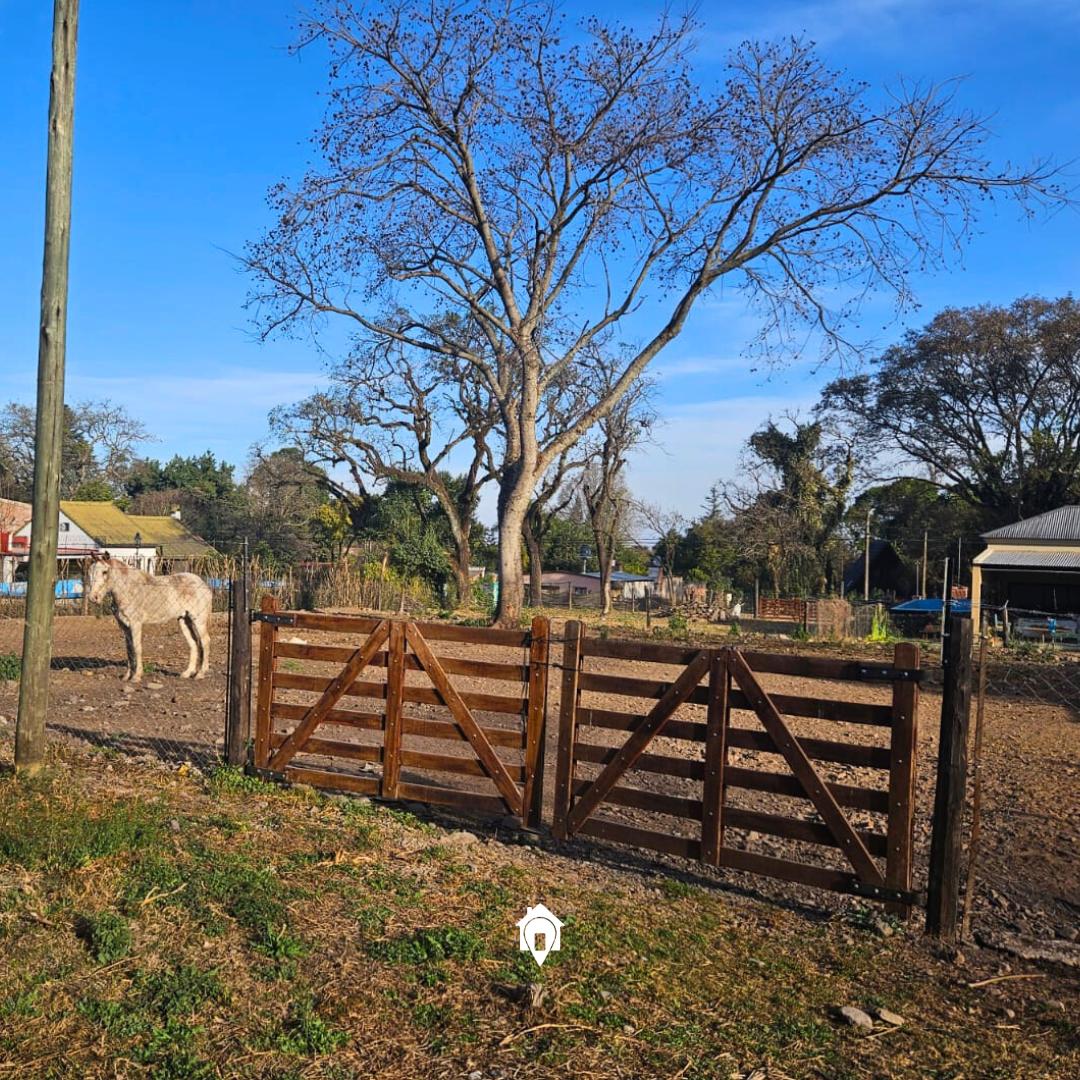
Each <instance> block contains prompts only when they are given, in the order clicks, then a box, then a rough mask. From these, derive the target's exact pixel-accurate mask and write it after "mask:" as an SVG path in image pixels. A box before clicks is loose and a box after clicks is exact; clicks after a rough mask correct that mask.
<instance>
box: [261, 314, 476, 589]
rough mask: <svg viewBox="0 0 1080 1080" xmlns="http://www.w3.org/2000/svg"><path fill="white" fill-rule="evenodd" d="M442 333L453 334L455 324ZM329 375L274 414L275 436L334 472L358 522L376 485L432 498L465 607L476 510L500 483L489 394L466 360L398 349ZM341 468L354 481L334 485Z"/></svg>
mask: <svg viewBox="0 0 1080 1080" xmlns="http://www.w3.org/2000/svg"><path fill="white" fill-rule="evenodd" d="M444 332H445V333H447V334H448V335H449V334H450V333H452V332H453V331H452V329H451V327H450V323H449V322H448V323H447V326H446V327H444ZM387 348H388V349H389V350H390V352H391V353H392V356H387V355H385V350H386V349H387ZM330 374H331V387H330V389H329V390H327V391H323V392H320V393H317V394H314V395H313V396H312V397H310V398H308V399H307V400H306V401H302V402H300V403H299V404H298V405H294V406H290V407H287V408H281V409H277V410H275V411H274V413H272V414H271V430H272V431H273V433H274V434H275V436H276V437H278V438H279V439H281V440H283V441H286V442H293V443H295V444H296V446H297V447H298V448H299V449H300V451H301V452H302V454H303V455H304V457H305V459H306V460H307V461H309V462H311V463H314V464H315V465H316V466H320V467H325V468H326V469H327V470H329V474H327V473H322V475H324V476H326V477H327V483H328V485H329V486H330V488H331V490H333V492H334V494H335V495H336V496H337V497H338V498H340V499H341V500H342V501H343V502H344V503H345V504H346V506H348V507H349V508H350V511H351V512H352V513H353V514H354V516H355V515H359V514H360V513H361V512H362V508H363V505H364V503H365V502H366V501H368V500H369V499H370V497H371V494H372V488H373V486H374V487H383V486H385V485H387V484H394V485H398V486H400V485H403V484H411V485H413V486H415V487H417V488H420V489H423V490H424V491H426V492H428V493H429V494H430V495H431V496H432V497H434V498H435V499H436V500H437V501H438V503H439V505H440V506H441V508H442V511H443V513H444V515H445V518H446V524H447V526H448V528H449V530H450V538H451V541H452V545H453V547H452V551H453V560H452V564H453V569H454V578H455V581H456V585H457V595H458V598H459V600H460V601H461V602H465V601H467V599H468V597H469V593H470V578H469V566H470V564H471V562H472V550H471V547H472V545H471V539H472V531H473V526H474V524H475V516H476V509H477V505H478V503H479V500H480V493H481V490H482V488H483V486H484V485H485V484H486V483H487V482H488V481H489V480H491V479H492V477H493V475H494V461H493V456H492V443H493V439H494V436H493V428H494V427H495V424H496V421H497V412H496V410H495V408H494V406H493V405H492V403H491V398H490V394H489V393H488V392H487V390H486V388H485V387H484V386H483V385H482V384H479V383H478V382H477V381H476V380H475V379H474V378H473V377H472V373H471V372H470V371H466V370H463V369H462V365H461V364H460V362H457V361H455V360H454V359H452V358H447V357H440V356H437V355H435V354H432V353H430V352H426V351H424V350H419V349H415V348H410V347H407V346H405V345H403V344H401V343H399V342H390V343H389V345H385V344H382V343H379V342H373V343H370V344H369V345H368V346H367V347H365V348H359V347H358V349H357V350H356V351H355V352H354V353H353V355H351V356H350V357H349V358H348V359H347V360H346V361H345V362H344V363H342V364H340V365H338V366H336V367H335V368H333V369H332V370H331V373H330ZM457 465H461V466H463V470H464V471H462V472H460V473H459V472H455V471H453V470H454V467H455V466H457ZM341 467H344V468H345V470H346V471H347V474H348V477H349V482H348V483H344V482H342V481H340V480H336V479H333V477H334V476H336V475H337V470H339V469H340V468H341ZM320 471H321V469H320Z"/></svg>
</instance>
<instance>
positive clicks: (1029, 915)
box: [0, 616, 1080, 962]
mask: <svg viewBox="0 0 1080 1080" xmlns="http://www.w3.org/2000/svg"><path fill="white" fill-rule="evenodd" d="M214 630H215V636H216V641H215V644H214V646H213V653H212V655H213V661H214V662H213V667H212V673H211V675H210V677H209V678H207V679H205V680H203V681H198V682H196V681H188V680H183V681H182V680H180V679H178V678H177V677H176V676H177V673H178V672H179V671H180V670H181V669H182V667H183V665H184V663H185V662H186V650H185V647H184V644H183V641H182V639H181V637H180V634H179V632H178V630H177V629H176V628H175V627H173V626H162V627H150V628H147V633H146V645H145V662H146V672H147V673H146V675H145V676H144V681H143V684H142V685H141V686H140V687H139V688H138V689H135V690H132V689H131V688H129V687H125V686H124V684H122V683H121V682H120V679H119V676H120V674H121V671H122V664H123V660H122V658H123V647H122V644H121V639H120V635H119V632H118V631H117V628H116V626H115V624H114V623H113V622H112V620H110V619H105V618H100V619H99V618H94V617H92V616H89V617H82V616H70V617H65V618H61V619H58V620H57V622H56V633H55V649H54V655H55V660H54V668H55V669H56V670H55V671H54V679H53V683H52V705H51V710H50V730H51V731H52V732H53V733H55V734H56V735H59V736H62V737H63V738H65V739H69V740H75V741H77V742H79V743H82V744H84V745H85V744H89V745H91V746H95V747H98V748H100V749H102V750H103V751H104V752H105V753H104V755H103V758H102V760H103V762H104V764H103V768H105V769H108V768H109V767H110V766H109V763H108V760H107V759H108V755H109V753H111V752H117V751H118V752H121V753H123V754H125V755H126V756H134V757H137V758H138V757H144V758H146V759H147V760H148V761H149V760H152V761H155V762H156V761H162V760H163V761H165V762H169V763H173V764H178V763H180V762H182V761H192V762H194V763H195V764H198V765H206V764H208V763H209V762H210V761H212V760H213V759H214V757H215V754H216V752H217V751H218V750H219V748H220V747H221V745H222V744H223V731H224V698H225V678H224V674H223V659H224V653H225V625H224V616H218V617H216V621H215V627H214ZM561 634H562V626H561V623H557V624H556V625H555V627H554V636H555V638H556V641H558V639H559V638H561ZM283 635H284V636H285V637H286V639H287V638H288V637H289V636H290V634H289V632H288V631H283ZM20 636H21V623H20V622H18V621H17V620H4V621H0V656H2V655H3V654H5V653H9V652H17V651H18V650H19V645H20ZM302 638H303V640H306V641H310V642H311V643H317V642H331V641H335V640H336V641H340V640H341V639H340V638H335V637H333V636H332V635H322V634H309V633H304V634H303V635H302ZM757 647H760V646H757ZM799 648H800V650H801V651H809V650H810V648H811V647H808V646H805V645H800V646H799ZM436 651H437V652H439V653H440V654H442V655H456V656H470V657H474V658H475V657H477V648H476V646H464V645H457V644H445V643H439V646H438V648H437V649H436ZM560 652H561V646H560V645H558V644H557V643H556V645H555V646H554V648H553V656H552V670H551V672H550V675H551V678H550V680H549V695H550V698H551V706H550V707H549V714H548V715H549V718H550V720H551V722H550V724H549V734H548V746H547V769H548V772H547V780H546V783H545V790H546V792H547V793H548V801H549V804H550V791H551V788H552V786H553V784H552V778H553V775H554V761H555V743H556V736H557V731H556V729H557V723H556V722H555V718H556V717H557V715H558V712H557V709H558V697H559V688H560V681H561V680H560V677H559V676H560V675H561V670H560V667H559V656H560ZM483 658H485V659H490V660H496V661H503V662H506V661H507V660H511V661H515V662H519V663H520V662H522V661H523V660H524V659H525V658H524V656H523V653H522V650H520V649H519V650H511V649H506V648H488V649H485V650H484V657H483ZM875 658H876V659H880V656H878V657H875ZM288 663H289V665H290V666H289V670H295V671H305V672H312V673H314V672H319V673H322V674H325V672H326V666H325V665H318V664H310V663H308V662H304V663H302V664H301V663H300V662H296V661H290V662H288ZM589 670H597V671H608V672H611V673H618V672H619V671H623V672H628V671H629V669H628V667H627V665H626V664H624V663H622V662H614V661H610V662H609V661H604V662H598V661H590V662H589ZM633 674H634V675H635V676H637V677H647V676H649V675H656V676H657V677H667V678H670V677H671V669H670V668H668V669H665V668H664V667H663V666H655V667H649V666H643V665H636V666H635V668H634V672H633ZM411 675H412V676H413V677H420V676H419V673H411ZM371 677H373V678H378V677H381V676H375V675H373V676H371ZM455 681H456V683H457V684H458V685H459V687H461V688H463V689H467V690H482V691H487V692H492V693H499V694H500V695H507V694H515V693H517V692H518V688H517V687H516V686H515V685H514V684H512V683H506V682H503V683H498V684H488V685H482V684H481V683H479V682H478V681H475V680H455ZM763 681H764V682H765V684H766V688H767V689H770V690H773V691H776V692H782V693H788V694H799V695H811V696H818V697H836V698H843V699H845V700H859V701H879V702H885V701H887V700H888V694H889V690H888V688H887V687H885V686H882V685H880V684H851V683H845V684H836V683H828V682H823V681H821V680H806V679H791V678H782V677H778V676H768V677H764V678H763ZM17 695H18V687H17V683H16V682H14V681H8V682H6V683H0V717H2V718H3V722H2V723H0V735H2V734H4V733H5V732H6V733H10V731H11V727H10V725H12V724H13V718H14V715H15V710H16V704H17ZM280 699H281V700H295V701H297V702H300V701H304V700H311V698H310V695H307V696H305V695H304V694H303V693H301V692H299V691H286V692H285V693H284V694H282V695H280ZM586 703H587V704H589V705H592V706H594V707H597V708H607V709H622V710H624V711H625V710H629V711H634V710H640V709H642V706H643V703H642V702H641V701H633V700H632V699H630V698H626V697H621V696H613V695H598V694H589V695H587V701H586ZM350 704H353V705H355V701H352V702H350ZM939 707H940V698H939V696H938V694H937V693H935V692H934V691H933V690H932V689H930V690H925V691H924V692H923V693H922V695H921V705H920V715H919V758H918V795H917V799H918V802H917V811H916V836H917V843H918V861H917V866H916V879H917V885H919V886H922V885H924V884H925V866H926V857H927V853H928V848H929V820H930V810H931V805H932V801H933V782H934V762H935V758H936V742H937V722H938V714H939ZM413 709H414V710H415V715H417V716H420V717H425V716H426V717H432V716H440V715H442V714H441V711H440V710H438V709H435V708H433V707H428V706H413ZM695 710H696V711H695ZM700 712H701V708H700V707H695V706H686V707H684V709H683V711H682V713H680V716H683V717H684V718H687V719H690V718H693V717H695V716H698V715H699V714H700ZM483 720H484V722H485V723H488V724H491V725H493V726H506V725H509V726H513V725H514V724H515V723H516V722H517V721H516V718H513V717H506V716H501V717H496V716H486V717H484V718H483ZM736 722H737V723H739V724H740V725H742V726H751V723H752V721H751V720H750V719H749V718H748V717H747V716H746V715H745V714H736ZM985 722H986V726H985V736H984V745H983V757H982V777H983V795H982V803H983V833H982V845H981V851H980V854H979V859H978V880H977V891H976V897H975V905H974V912H973V914H974V917H973V930H974V935H975V939H976V941H977V942H980V943H982V944H985V945H993V946H998V947H1000V946H1002V945H1005V946H1006V947H1009V948H1011V949H1016V948H1019V949H1021V950H1024V949H1026V950H1028V951H1029V952H1032V951H1034V953H1033V954H1038V953H1046V952H1048V951H1049V952H1050V953H1052V954H1057V955H1059V956H1060V957H1062V958H1064V959H1065V961H1066V962H1069V960H1070V958H1072V960H1075V959H1076V955H1075V954H1077V953H1080V944H1077V943H1078V942H1080V860H1078V859H1077V858H1076V855H1075V853H1076V850H1077V845H1078V841H1080V835H1078V834H1080V826H1078V824H1077V821H1078V817H1077V808H1078V802H1080V725H1078V721H1077V714H1076V713H1075V712H1071V711H1070V710H1068V709H1066V708H1063V707H1058V706H1054V705H1050V704H1045V703H1041V702H1039V701H1038V700H1033V699H1031V698H1024V697H1022V696H1017V697H1008V698H1005V697H994V698H991V699H990V700H988V702H987V708H986V720H985ZM793 726H794V727H795V730H796V733H797V734H799V735H807V736H815V737H821V738H832V739H837V738H847V739H852V738H854V737H855V736H854V735H853V733H852V730H851V725H839V724H836V723H833V722H829V721H818V720H798V721H795V722H794V723H793ZM844 728H846V730H842V729H844ZM886 734H887V733H886V732H885V731H884V730H880V729H879V730H875V729H861V728H860V729H859V731H858V733H857V737H858V740H859V741H860V742H864V743H873V742H875V741H876V742H877V744H878V745H885V738H886ZM332 737H334V738H343V739H346V740H348V739H358V740H361V741H362V740H363V738H364V733H356V732H349V731H348V730H347V729H339V730H337V731H335V732H334V733H333V735H332ZM587 738H588V739H589V741H595V742H600V743H603V742H605V741H610V740H614V738H615V733H612V732H607V731H601V730H600V729H594V730H593V731H591V732H589V733H587ZM425 742H428V740H423V741H422V742H421V743H417V744H414V745H416V747H417V748H419V749H424V748H425V747H424V746H423V743H425ZM612 744H613V742H612ZM430 748H431V749H437V750H438V751H439V752H441V753H447V752H449V750H448V744H447V743H445V742H443V743H441V744H440V745H438V746H437V747H430ZM650 749H653V748H650ZM655 749H656V750H657V751H658V752H662V753H672V754H679V755H682V756H688V755H689V756H696V755H700V753H701V745H700V744H692V743H685V742H677V741H676V740H671V739H667V740H663V743H662V744H660V745H658V746H657V747H655ZM766 758H767V756H766V755H762V754H757V753H754V752H751V751H740V750H733V751H732V752H731V758H730V763H731V764H733V765H737V764H751V765H752V766H753V767H755V768H771V769H776V770H779V769H781V768H782V766H781V765H780V763H779V761H778V760H773V761H771V762H770V761H767V760H766ZM752 759H753V760H752ZM352 768H354V769H355V768H356V766H355V765H353V766H352ZM825 771H826V773H827V775H828V777H829V778H830V779H832V780H834V781H837V782H841V783H848V784H859V785H861V786H881V785H882V783H883V781H884V774H882V773H880V772H876V773H875V772H873V771H871V770H864V769H858V768H855V767H852V766H839V765H835V766H826V767H825ZM583 775H588V769H587V767H586V769H585V770H584V772H583ZM633 779H634V782H635V785H636V786H640V787H645V788H651V789H653V790H663V791H665V792H666V793H669V794H690V795H692V794H695V793H696V792H697V790H699V785H698V786H695V785H696V782H694V781H675V780H671V779H667V778H663V777H659V776H656V775H655V774H646V773H635V774H634V776H633ZM680 784H681V785H682V788H681V790H680V788H679V785H680ZM658 785H663V786H658ZM763 800H768V803H767V804H766V803H765V802H764V801H763ZM732 805H741V806H745V807H748V808H756V809H767V810H769V811H771V812H773V813H791V814H802V815H803V816H809V813H810V812H809V811H808V809H807V806H808V804H805V803H804V804H801V805H800V804H799V803H798V801H796V800H784V799H782V798H780V797H777V796H761V795H757V794H756V793H751V792H735V791H732ZM850 813H851V814H852V816H853V820H854V823H855V824H856V826H857V827H865V828H867V829H875V828H876V829H877V830H878V831H881V829H882V821H881V820H880V818H878V817H877V816H876V815H872V814H860V812H857V811H851V812H850ZM549 815H550V809H549V811H548V814H547V815H546V819H547V820H550V817H549ZM604 816H608V817H612V818H616V819H621V820H625V821H629V822H632V823H634V824H639V825H644V826H647V827H650V828H654V829H655V828H658V827H659V828H661V829H664V828H666V829H668V830H669V831H675V832H678V831H682V832H684V834H685V835H694V830H695V828H696V826H695V824H694V823H692V822H685V821H679V820H677V819H672V818H658V817H656V816H655V815H644V814H642V813H641V812H639V811H635V810H629V809H621V808H605V809H604ZM727 842H728V843H730V844H731V845H732V846H742V847H746V848H748V849H751V850H754V851H760V852H763V853H765V854H777V855H786V856H787V857H792V856H795V857H798V858H805V859H807V860H808V861H814V862H816V863H818V864H820V865H835V866H839V865H841V863H839V862H838V861H837V859H838V856H837V855H836V853H835V852H832V851H830V850H829V849H823V848H820V847H816V846H814V847H813V848H811V847H810V846H809V845H800V844H793V843H792V842H789V841H783V840H778V839H775V838H770V837H766V836H761V835H759V834H756V833H739V832H738V831H736V830H732V831H731V832H730V833H729V835H728V838H727ZM577 845H578V849H579V850H582V851H591V852H593V853H594V855H595V857H597V858H600V859H606V860H609V861H613V862H617V863H620V864H621V865H624V866H633V867H637V868H639V869H641V870H643V871H645V872H646V873H649V872H655V871H656V870H657V869H663V870H664V871H665V872H675V873H681V874H684V875H690V876H693V877H697V878H704V879H718V880H719V882H722V883H725V884H727V885H729V886H734V887H736V888H738V889H740V890H749V891H751V892H753V893H757V894H761V895H763V896H766V897H771V898H773V899H778V900H783V901H785V902H792V901H795V902H798V903H799V904H802V905H806V904H809V905H811V906H824V907H830V906H833V907H835V906H837V905H842V906H848V907H850V906H852V904H853V903H854V902H853V901H851V900H850V899H847V898H839V897H833V896H829V895H827V894H823V893H820V892H815V891H812V890H807V889H803V888H799V887H792V886H785V885H783V884H782V883H775V882H769V881H766V880H764V879H761V878H751V877H749V876H748V875H740V874H736V873H733V872H730V871H721V872H719V873H717V874H714V873H712V872H711V871H703V870H702V869H701V868H700V867H698V866H697V865H696V864H690V863H686V862H682V861H680V860H677V859H665V858H664V857H662V856H652V855H649V854H645V855H641V853H632V852H628V851H625V850H622V851H619V850H615V849H613V848H611V847H609V846H607V845H603V844H594V843H591V842H587V841H579V842H577Z"/></svg>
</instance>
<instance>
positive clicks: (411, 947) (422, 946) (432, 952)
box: [368, 926, 487, 965]
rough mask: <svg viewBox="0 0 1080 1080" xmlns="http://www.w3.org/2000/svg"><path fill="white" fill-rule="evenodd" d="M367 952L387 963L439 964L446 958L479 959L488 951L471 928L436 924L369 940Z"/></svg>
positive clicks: (483, 942)
mask: <svg viewBox="0 0 1080 1080" xmlns="http://www.w3.org/2000/svg"><path fill="white" fill-rule="evenodd" d="M368 953H369V954H370V955H371V956H374V957H375V958H376V959H379V960H385V961H386V962H387V963H390V964H417V965H419V964H440V963H443V962H444V961H447V960H479V959H481V958H483V957H484V956H486V955H487V945H486V943H485V941H484V939H483V938H482V937H481V936H480V935H479V934H477V933H475V932H474V931H471V930H467V929H462V928H460V927H456V926H437V927H432V928H429V929H424V930H414V931H413V932H412V933H411V934H405V935H403V936H401V937H396V938H389V939H388V940H385V941H374V942H371V943H370V944H369V945H368Z"/></svg>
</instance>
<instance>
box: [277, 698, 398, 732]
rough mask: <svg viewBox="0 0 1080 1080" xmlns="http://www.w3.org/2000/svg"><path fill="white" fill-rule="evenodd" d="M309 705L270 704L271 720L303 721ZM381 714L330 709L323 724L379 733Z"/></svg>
mask: <svg viewBox="0 0 1080 1080" xmlns="http://www.w3.org/2000/svg"><path fill="white" fill-rule="evenodd" d="M310 708H311V706H310V705H289V704H286V703H285V702H284V701H273V702H271V703H270V718H271V719H272V720H297V721H299V720H303V718H304V717H305V716H306V715H307V711H308V709H310ZM384 719H385V718H384V717H383V715H382V714H381V713H366V712H358V711H357V710H355V709H331V710H330V711H329V712H328V713H327V714H326V717H325V718H324V720H323V723H324V724H344V725H345V726H347V727H354V728H360V729H361V730H364V731H381V730H382V726H383V720H384Z"/></svg>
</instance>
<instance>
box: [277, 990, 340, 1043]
mask: <svg viewBox="0 0 1080 1080" xmlns="http://www.w3.org/2000/svg"><path fill="white" fill-rule="evenodd" d="M348 1040H349V1036H348V1034H347V1033H346V1032H344V1031H340V1030H338V1029H337V1028H335V1027H333V1026H332V1025H331V1024H329V1023H328V1022H327V1021H326V1020H325V1019H323V1017H322V1016H320V1015H319V1012H318V1009H317V1007H316V1003H315V1001H314V999H313V998H311V997H302V998H297V999H295V1000H294V1001H292V1002H291V1003H290V1005H289V1012H288V1015H287V1016H286V1017H285V1019H284V1020H283V1021H282V1022H281V1024H279V1025H278V1026H277V1027H276V1028H274V1030H273V1031H272V1032H271V1034H270V1037H269V1038H268V1040H267V1045H268V1046H269V1047H270V1048H272V1049H274V1050H279V1051H281V1052H282V1053H283V1054H294V1055H300V1056H304V1057H323V1056H325V1055H326V1054H332V1053H333V1052H334V1051H335V1050H338V1049H340V1048H341V1047H342V1046H344V1045H345V1043H347V1042H348Z"/></svg>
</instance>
